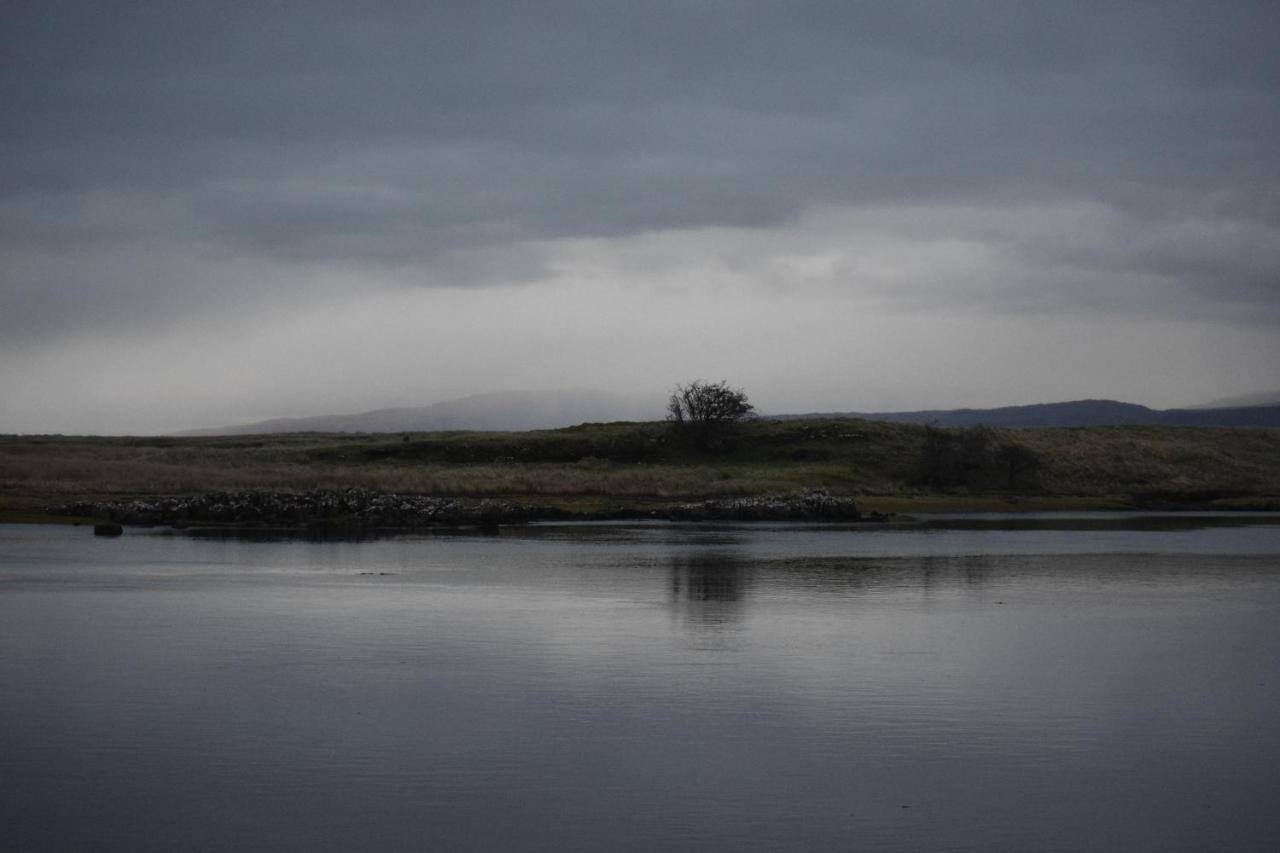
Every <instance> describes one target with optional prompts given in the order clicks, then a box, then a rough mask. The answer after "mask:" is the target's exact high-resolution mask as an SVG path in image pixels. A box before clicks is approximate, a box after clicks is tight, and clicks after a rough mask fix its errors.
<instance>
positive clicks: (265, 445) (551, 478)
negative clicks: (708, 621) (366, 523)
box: [0, 421, 1280, 510]
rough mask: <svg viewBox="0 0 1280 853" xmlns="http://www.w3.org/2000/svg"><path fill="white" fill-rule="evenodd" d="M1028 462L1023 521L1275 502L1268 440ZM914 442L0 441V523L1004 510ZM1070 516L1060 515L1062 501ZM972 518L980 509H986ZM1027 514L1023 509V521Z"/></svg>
mask: <svg viewBox="0 0 1280 853" xmlns="http://www.w3.org/2000/svg"><path fill="white" fill-rule="evenodd" d="M1004 435H1005V436H1006V437H1007V438H1008V440H1010V441H1015V442H1017V443H1021V444H1024V445H1025V446H1027V447H1030V448H1031V449H1033V450H1034V451H1036V453H1037V454H1039V456H1040V458H1041V459H1042V463H1043V464H1042V470H1041V476H1040V480H1039V483H1040V485H1039V488H1038V489H1036V490H1034V493H1033V494H1032V495H1031V496H1030V497H1032V498H1033V499H1034V502H1035V504H1034V505H1037V506H1038V505H1041V504H1044V505H1048V504H1049V503H1051V502H1052V500H1053V499H1063V500H1068V499H1074V498H1079V497H1090V498H1093V499H1095V500H1094V503H1099V504H1103V503H1106V502H1108V501H1110V500H1112V499H1114V498H1121V497H1124V496H1134V495H1139V496H1141V495H1156V494H1161V495H1173V496H1178V495H1184V496H1187V497H1188V498H1191V497H1195V498H1196V499H1198V500H1201V501H1204V500H1221V501H1224V502H1227V501H1235V502H1237V503H1239V502H1240V501H1245V502H1246V503H1247V502H1248V501H1250V500H1254V499H1255V498H1260V497H1265V496H1276V495H1280V430H1266V429H1255V430H1228V429H1199V428H1186V427H1117V428H1084V429H1037V430H1021V431H1014V432H1008V433H1005V434H1004ZM923 441H924V431H923V428H921V427H916V426H910V425H901V424H881V423H868V422H864V421H788V422H768V421H762V422H757V423H753V424H747V425H745V426H744V427H743V429H742V430H741V432H740V434H739V435H738V436H736V438H735V440H734V442H733V443H732V445H731V447H730V449H729V450H727V451H725V452H722V453H719V454H712V455H707V454H702V453H698V452H695V451H693V450H692V449H690V448H688V447H684V446H681V445H680V444H679V443H678V442H674V441H672V440H670V437H669V434H668V433H667V432H666V431H665V430H664V429H663V427H662V425H660V424H603V425H584V426H581V427H575V428H572V429H569V430H548V431H541V432H529V433H434V434H420V435H414V436H406V437H401V436H386V435H372V436H354V435H319V436H317V435H286V436H256V437H239V438H223V439H209V438H190V439H176V438H152V439H140V438H75V437H66V438H64V437H20V436H7V437H5V436H0V507H4V508H8V509H10V510H14V509H28V508H33V507H39V506H43V505H46V504H50V503H57V502H67V501H71V500H74V499H77V498H89V499H93V498H100V497H106V496H128V495H171V494H193V493H198V492H205V491H213V490H231V489H294V490H303V489H310V488H318V487H325V488H342V487H348V486H358V487H363V488H370V489H380V490H388V491H398V492H407V493H417V494H432V495H442V496H458V497H488V496H503V497H513V498H521V497H523V498H529V499H540V500H546V501H551V502H561V503H564V504H566V505H569V504H574V505H577V504H579V503H584V502H586V503H590V502H591V501H593V500H596V501H598V500H604V499H609V500H612V499H620V500H626V501H629V502H632V503H637V502H641V503H642V502H645V501H664V500H667V501H672V500H688V499H696V498H700V497H712V496H729V495H752V494H763V493H769V492H787V491H795V490H798V489H804V488H814V487H822V488H828V489H830V490H831V491H832V492H835V493H838V494H847V495H859V496H864V497H866V498H867V499H868V500H867V501H866V502H867V503H868V505H871V504H875V503H876V499H879V501H880V503H883V504H885V505H886V506H888V505H890V504H892V503H893V502H894V501H898V502H901V501H904V500H905V501H908V502H915V503H916V504H920V503H921V502H922V501H923V502H924V503H928V501H929V500H937V499H939V497H941V499H942V500H943V501H944V502H945V501H951V502H952V503H954V502H956V501H960V502H961V503H965V502H968V503H975V502H976V503H975V505H977V503H982V502H983V501H987V502H992V501H994V503H993V504H992V505H993V506H1006V505H1008V500H1007V498H1008V496H1007V495H1003V494H1001V493H990V494H987V495H986V496H985V497H984V496H982V495H978V494H973V495H970V494H968V493H965V492H962V491H952V492H947V493H944V494H943V495H941V496H939V495H936V494H935V495H933V496H929V495H926V494H924V491H925V490H923V489H922V487H921V486H920V485H919V478H920V456H921V450H922V447H923ZM1068 502H1070V501H1069V500H1068ZM984 505H985V504H984ZM1030 505H1031V504H1028V503H1027V502H1026V501H1023V502H1022V506H1024V507H1025V506H1030Z"/></svg>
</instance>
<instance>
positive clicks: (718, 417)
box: [667, 379, 755, 448]
mask: <svg viewBox="0 0 1280 853" xmlns="http://www.w3.org/2000/svg"><path fill="white" fill-rule="evenodd" d="M754 410H755V407H754V406H752V405H751V403H750V402H749V401H748V400H747V395H746V392H745V391H743V390H742V389H741V388H730V387H729V384H728V383H727V382H724V381H720V382H703V381H701V380H697V379H695V380H694V381H693V382H690V383H689V384H688V385H677V386H676V387H675V390H674V391H672V393H671V397H670V399H668V400H667V420H668V421H670V422H671V423H673V424H674V425H675V426H676V428H677V429H681V430H684V431H686V432H687V433H688V434H690V435H692V436H693V438H694V439H695V440H696V442H697V443H698V444H699V445H700V446H701V447H703V448H710V447H712V446H714V445H717V444H719V443H721V442H722V440H723V436H724V432H725V431H726V429H727V428H728V427H729V426H730V425H731V424H734V423H737V422H738V421H740V420H742V419H743V418H745V417H747V416H748V415H750V414H751V413H752V411H754Z"/></svg>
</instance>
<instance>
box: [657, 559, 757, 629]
mask: <svg viewBox="0 0 1280 853" xmlns="http://www.w3.org/2000/svg"><path fill="white" fill-rule="evenodd" d="M749 580H750V579H749V575H748V571H747V562H746V561H745V560H743V559H742V558H740V557H736V556H733V555H729V554H700V555H697V556H693V557H676V558H674V559H672V561H671V607H672V610H673V611H675V612H679V613H682V614H683V615H684V616H685V617H686V618H688V619H689V620H691V621H693V622H696V623H698V624H701V625H707V626H717V625H725V624H728V623H730V622H734V621H737V619H738V617H739V616H740V615H741V610H742V604H743V599H744V598H745V597H746V593H747V588H748V584H749Z"/></svg>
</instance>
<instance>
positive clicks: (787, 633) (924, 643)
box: [0, 516, 1280, 851]
mask: <svg viewBox="0 0 1280 853" xmlns="http://www.w3.org/2000/svg"><path fill="white" fill-rule="evenodd" d="M1278 606H1280V524H1278V522H1277V520H1276V519H1274V518H1271V519H1268V518H1258V517H1253V518H1234V519H1219V520H1218V521H1217V522H1210V521H1206V520H1203V519H1188V518H1186V517H1171V516H1163V517H1156V518H1151V517H1144V518H1137V517H1118V516H1096V517H1090V516H1073V517H1064V516H1049V517H1045V516H1041V517H1024V518H1019V519H1016V520H1008V519H1000V518H995V517H989V516H988V517H984V516H973V517H968V518H964V519H946V520H936V521H934V522H931V523H929V524H926V525H921V526H918V527H912V528H886V529H879V530H855V529H849V528H839V527H803V526H801V527H782V526H738V527H732V526H730V527H698V526H677V525H667V524H649V525H645V524H641V525H577V526H543V527H532V528H528V529H525V530H512V531H503V533H502V534H501V535H498V536H480V535H465V534H449V535H435V536H417V537H410V538H393V539H380V540H371V541H362V542H308V541H298V540H291V539H287V538H278V537H271V536H258V537H256V538H253V539H248V538H240V537H234V536H225V535H219V536H210V537H201V538H196V537H192V536H185V535H172V534H171V535H165V534H162V533H158V532H157V533H143V532H139V531H133V530H131V531H129V532H128V533H127V534H126V535H125V536H124V537H123V538H121V539H118V540H101V539H94V538H93V537H92V536H90V535H89V533H88V531H86V530H85V529H83V528H58V527H30V526H7V527H5V526H0V850H6V851H7V850H20V851H43V850H121V851H126V850H127V851H147V850H155V851H171V850H264V851H265V850H334V851H337V850H342V851H353V850H378V851H386V850H442V851H470V850H545V851H564V850H624V851H625V850H637V851H638V850H699V851H717V850H788V851H795V850H878V849H884V850H889V849H899V850H903V849H910V850H1117V851H1119V850H1124V851H1134V850H1150V851H1175V850H1211V849H1212V850H1259V851H1262V850H1276V849H1280V807H1278V806H1280V769H1278V768H1280V725H1278V724H1277V709H1280V671H1278V670H1277V667H1278V665H1280V621H1278V620H1277V612H1278Z"/></svg>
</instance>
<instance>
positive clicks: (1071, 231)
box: [0, 0, 1280, 432]
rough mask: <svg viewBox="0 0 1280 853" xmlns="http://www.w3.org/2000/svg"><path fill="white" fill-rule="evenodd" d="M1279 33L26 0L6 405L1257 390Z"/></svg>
mask: <svg viewBox="0 0 1280 853" xmlns="http://www.w3.org/2000/svg"><path fill="white" fill-rule="evenodd" d="M1277 33H1280V3H1276V2H1274V0H1260V2H1231V0H1204V2H1176V0H1158V2H1150V3H1144V2H1135V0H1126V2H1097V3H1091V2H1079V0H1076V2H1061V0H1059V1H1058V2H1052V3H1041V2H1029V1H1028V0H1011V2H985V3H984V2H964V3H960V2H941V1H940V2H904V1H903V0H894V2H884V3H854V2H849V0H839V1H838V2H777V3H764V2H749V0H735V2H699V0H678V2H639V3H637V2H617V3H614V2H603V1H602V0H592V2H581V3H577V2H555V0H553V2H543V3H515V2H507V3H485V2H477V0H466V2H441V0H432V2H396V3H377V2H370V3H350V2H344V3H333V4H326V3H324V2H317V0H308V2H298V3H291V2H263V3H261V4H256V5H253V6H245V5H244V4H243V3H223V2H217V0H202V2H199V3H184V2H172V0H171V2H165V3H155V4H139V3H132V2H131V3H114V2H104V0H93V2H87V0H72V2H58V0H40V2H27V0H19V1H18V2H16V3H13V2H11V3H9V4H8V5H7V6H6V11H5V12H4V14H3V26H0V43H2V45H3V47H2V48H0V50H2V56H0V61H2V62H3V68H2V69H0V93H2V98H3V103H2V107H3V108H2V109H0V130H2V138H3V146H4V148H3V152H4V156H3V157H2V158H0V276H2V278H0V432H14V431H19V432H45V431H49V432H122V431H129V432H158V431H168V430H176V429H182V428H187V427H199V426H209V425H218V424H228V423H236V422H243V421H250V420H255V419H258V418H265V417H272V416H289V415H307V414H320V413H337V412H348V411H359V410H362V409H369V408H377V407H383V406H400V405H424V404H427V403H431V402H435V401H437V400H441V399H445V398H449V397H453V396H461V395H464V394H469V393H478V392H485V391H493V390H502V389H517V388H545V387H557V386H564V387H601V388H612V389H616V390H621V391H623V392H636V393H645V394H652V393H654V392H662V391H664V390H665V389H668V388H669V387H670V386H671V385H673V384H674V383H676V382H680V381H685V380H689V379H693V378H696V377H701V378H705V379H713V380H714V379H727V380H729V381H730V382H731V383H732V384H734V385H739V386H742V387H744V388H745V389H746V390H747V391H748V393H749V394H750V395H751V397H752V399H753V400H754V401H755V402H756V403H757V405H758V407H759V408H761V409H763V410H766V411H799V410H815V409H825V410H834V409H843V410H850V409H856V410H885V409H894V408H924V407H930V408H932V407H949V406H959V405H973V406H985V405H1001V404H1016V403H1030V402H1045V401H1051V400H1061V399H1076V398H1081V397H1112V398H1120V399H1125V400H1129V401H1133V402H1139V403H1145V404H1148V405H1152V406H1157V407H1169V406H1179V405H1186V404H1195V403H1200V402H1205V401H1208V400H1211V399H1214V398H1216V397H1223V396H1227V395H1231V394H1239V393H1247V392H1253V391H1262V390H1268V389H1271V388H1275V387H1276V386H1278V385H1280V381H1278V380H1276V379H1275V377H1277V376H1280V50H1277V48H1276V34H1277ZM660 414H661V413H660V412H655V417H658V416H660Z"/></svg>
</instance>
